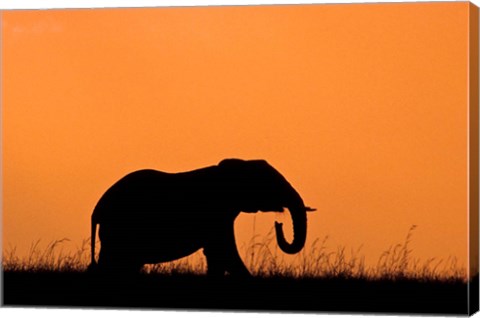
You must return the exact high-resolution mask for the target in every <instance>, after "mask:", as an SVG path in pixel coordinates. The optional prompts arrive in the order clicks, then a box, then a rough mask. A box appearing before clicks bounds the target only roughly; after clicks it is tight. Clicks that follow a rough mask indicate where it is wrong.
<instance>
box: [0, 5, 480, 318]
mask: <svg viewBox="0 0 480 318" xmlns="http://www.w3.org/2000/svg"><path fill="white" fill-rule="evenodd" d="M440 1H441V2H445V1H443V0H437V1H435V2H440ZM367 2H375V3H378V2H400V1H392V0H380V1H378V0H377V1H373V0H367V1H361V0H334V1H312V0H310V1H302V0H250V1H245V0H197V1H193V0H177V1H172V0H164V1H160V0H136V1H135V0H70V1H62V0H42V1H32V0H9V1H8V2H7V1H5V0H0V9H47V8H106V7H114V8H118V7H159V6H196V5H248V4H298V3H367ZM402 2H431V1H424V0H422V1H412V0H407V1H402ZM471 2H472V3H474V4H475V5H477V6H480V0H472V1H471ZM0 229H1V227H0ZM0 239H1V238H0ZM0 282H1V276H0ZM312 292H313V291H312ZM0 296H1V290H0ZM0 298H1V297H0ZM317 301H321V300H317ZM306 315H309V316H311V315H312V314H292V313H275V314H274V313H256V312H206V311H203V312H199V311H190V310H189V311H186V310H185V311H179V310H175V311H173V310H169V311H159V310H155V311H152V310H142V311H133V310H125V309H122V310H91V309H61V308H54V309H42V308H33V309H32V308H29V309H26V308H21V309H13V308H4V307H3V308H1V309H0V316H1V317H5V318H11V317H23V316H28V317H32V316H33V317H38V318H43V317H48V318H57V317H59V318H60V317H62V318H63V317H68V318H85V317H92V318H96V317H105V316H108V317H119V318H127V317H128V318H130V317H138V318H149V317H160V316H161V317H162V318H164V317H165V318H189V317H191V318H193V317H195V318H220V317H222V318H224V317H226V318H276V317H278V318H280V317H284V318H287V317H288V318H294V317H304V316H306ZM332 315H335V316H341V317H360V316H362V317H388V316H384V315H375V316H373V315H366V314H363V315H360V314H356V315H340V314H315V316H316V317H319V318H325V317H329V316H332ZM475 316H476V317H478V316H480V314H477V315H475Z"/></svg>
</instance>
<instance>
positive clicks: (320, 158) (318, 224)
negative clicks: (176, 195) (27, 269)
mask: <svg viewBox="0 0 480 318" xmlns="http://www.w3.org/2000/svg"><path fill="white" fill-rule="evenodd" d="M468 14H469V4H468V3H467V2H452V3H410V4H363V5H358V4H352V5H295V6H252V7H209V8H206V7H195V8H157V9H153V8H150V9H90V10H89V9H86V10H32V11H5V12H3V13H2V68H1V69H2V78H1V85H2V112H3V113H2V115H3V132H2V133H3V243H4V246H5V247H8V246H17V248H18V251H19V252H21V253H23V252H26V251H27V249H28V247H29V246H30V244H31V243H32V242H34V241H36V240H38V239H41V240H42V242H45V243H46V242H49V241H51V240H54V239H61V238H64V237H67V238H69V239H70V240H71V242H72V243H71V245H72V246H75V245H80V243H81V241H82V239H85V238H88V237H89V235H90V215H91V213H92V211H93V208H94V206H95V204H96V203H97V201H98V199H99V198H100V196H101V195H102V194H103V193H104V192H105V190H107V188H108V187H109V186H110V185H112V184H113V183H114V182H115V181H117V180H118V179H119V178H121V177H122V176H124V175H125V174H127V173H129V172H131V171H134V170H137V169H143V168H152V169H158V170H163V171H167V172H180V171H187V170H193V169H197V168H201V167H204V166H209V165H213V164H217V163H218V162H219V161H221V160H222V159H224V158H243V159H265V160H267V161H268V162H269V163H270V164H271V165H272V166H274V167H275V168H276V169H278V170H279V171H280V172H281V173H282V174H283V175H284V176H285V177H286V178H287V179H288V180H289V181H290V183H291V184H292V185H293V186H294V187H295V188H296V189H297V190H298V192H299V193H300V194H301V195H302V197H303V199H304V201H305V203H306V204H307V205H309V206H312V207H315V208H316V209H317V212H316V213H312V214H309V219H308V222H309V223H308V238H307V246H308V245H309V244H311V243H312V242H313V241H314V240H315V239H317V238H320V239H323V238H324V237H325V236H327V235H328V236H329V240H328V243H327V245H328V247H329V248H330V249H332V250H336V249H337V247H338V246H345V247H347V249H348V250H350V248H353V249H357V248H359V247H360V246H362V249H361V251H362V252H361V253H362V254H363V255H365V257H366V258H367V262H369V263H372V264H375V263H376V261H377V260H378V257H379V256H380V254H381V253H382V252H383V251H385V250H386V249H388V248H389V247H390V246H391V245H394V244H397V243H402V242H403V240H404V238H405V236H406V234H407V231H408V229H409V228H410V227H411V226H412V225H417V228H416V230H415V232H414V235H413V241H412V245H411V247H412V249H413V256H414V257H418V258H420V259H422V260H425V259H428V258H432V257H435V258H437V259H438V258H444V259H447V258H448V257H456V258H457V259H458V261H459V264H460V265H462V266H466V265H467V238H468V233H467V229H468V223H467V222H468V218H467V217H468V210H467V208H468V204H467V198H468V193H467V184H468V166H467V161H468V160H467V159H468V154H467V142H468V138H467V137H468V126H467V123H468V67H469V64H468V44H469V43H468V36H469V33H468V31H469V24H468ZM274 220H283V221H285V222H287V221H288V219H287V218H283V217H281V216H279V215H276V214H273V213H263V214H257V215H256V216H254V215H241V216H240V217H239V218H238V219H237V222H236V235H237V238H238V245H239V246H240V245H242V244H243V243H244V242H248V241H249V240H250V238H251V237H252V236H253V235H254V234H258V235H261V236H264V235H266V234H267V233H268V231H269V230H270V229H271V228H272V227H273V221H274ZM254 231H255V232H254ZM242 242H243V243H242Z"/></svg>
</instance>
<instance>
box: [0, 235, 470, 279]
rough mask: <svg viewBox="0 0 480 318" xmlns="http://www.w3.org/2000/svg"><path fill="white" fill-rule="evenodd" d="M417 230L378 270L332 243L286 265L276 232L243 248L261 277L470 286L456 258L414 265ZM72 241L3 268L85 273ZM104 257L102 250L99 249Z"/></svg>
mask: <svg viewBox="0 0 480 318" xmlns="http://www.w3.org/2000/svg"><path fill="white" fill-rule="evenodd" d="M415 229H416V226H412V227H411V228H410V229H409V230H408V232H407V235H406V237H405V240H404V242H402V243H399V244H397V245H395V246H391V247H390V248H388V249H387V250H386V251H385V252H383V253H382V254H381V255H380V257H379V259H378V262H377V265H376V266H374V267H367V266H366V265H365V258H364V257H363V256H362V255H361V247H360V248H358V249H357V250H350V251H349V252H348V251H347V250H346V248H345V247H341V248H338V249H337V250H335V251H330V250H328V248H327V242H328V239H329V237H328V236H326V237H325V238H323V239H317V240H315V241H314V242H313V243H312V244H311V245H310V246H307V247H306V248H304V250H303V251H302V252H300V253H299V254H297V255H296V257H295V259H294V260H293V261H291V260H289V261H286V260H285V259H284V255H283V253H281V252H280V251H279V250H278V247H277V246H276V243H275V235H274V231H273V228H272V230H271V231H270V232H269V233H268V235H266V236H265V237H263V238H261V237H260V236H258V235H256V236H254V237H253V238H252V239H251V240H250V242H249V244H248V245H247V246H246V247H244V248H242V250H243V251H244V254H243V255H244V257H243V259H244V261H245V263H246V265H247V267H249V268H250V269H251V271H252V274H253V275H255V276H258V277H264V278H269V277H288V278H320V277H322V278H338V279H349V278H355V279H368V280H376V279H380V280H389V281H394V280H399V279H413V280H419V281H451V280H454V281H466V280H467V274H466V269H465V268H461V267H459V266H458V263H457V260H456V259H455V258H448V259H447V260H442V259H435V258H432V259H427V260H424V261H420V260H418V259H413V258H412V256H411V253H412V248H411V244H412V237H413V233H414V231H415ZM68 241H69V240H68V239H62V240H57V241H54V242H51V243H49V244H48V245H47V246H46V248H43V249H42V248H40V241H37V242H35V243H33V244H32V245H31V247H30V251H29V253H28V255H27V256H26V257H23V258H19V257H18V256H17V253H16V249H15V248H9V249H7V250H6V251H4V253H3V255H2V267H3V270H4V271H9V272H51V271H55V272H83V271H85V270H86V269H87V267H88V265H89V262H90V249H89V246H90V245H89V243H90V241H89V239H86V240H84V241H83V242H82V244H81V245H80V246H78V247H77V249H76V251H75V252H70V253H66V252H64V250H63V245H64V244H65V243H66V242H68ZM97 251H98V248H97ZM205 271H206V263H205V260H204V258H203V257H188V258H183V259H180V260H177V261H174V262H168V263H161V264H154V265H147V266H145V267H144V269H143V272H144V273H146V274H198V273H204V272H205Z"/></svg>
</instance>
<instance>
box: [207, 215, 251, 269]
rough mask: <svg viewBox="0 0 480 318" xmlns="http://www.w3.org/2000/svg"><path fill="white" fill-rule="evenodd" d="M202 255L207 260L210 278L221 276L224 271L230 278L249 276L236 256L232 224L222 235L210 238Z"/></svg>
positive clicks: (239, 258)
mask: <svg viewBox="0 0 480 318" xmlns="http://www.w3.org/2000/svg"><path fill="white" fill-rule="evenodd" d="M203 253H204V255H205V256H206V258H207V275H208V276H210V277H219V276H223V275H224V274H225V272H226V271H227V272H229V273H230V274H231V275H232V276H237V277H240V276H243V277H249V276H251V274H250V272H249V271H248V269H247V267H246V266H245V264H244V263H243V260H242V259H241V257H240V255H239V254H238V250H237V246H236V244H235V236H234V230H233V224H232V225H231V226H229V227H228V228H225V230H224V231H222V235H218V236H216V237H212V238H211V240H209V242H208V243H207V244H206V246H205V248H204V250H203Z"/></svg>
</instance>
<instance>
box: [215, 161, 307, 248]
mask: <svg viewBox="0 0 480 318" xmlns="http://www.w3.org/2000/svg"><path fill="white" fill-rule="evenodd" d="M219 167H221V169H222V175H223V176H225V178H226V180H225V181H224V183H226V184H228V185H229V186H227V187H226V188H227V189H229V190H227V191H230V192H232V193H231V196H230V199H229V202H236V206H235V208H236V209H237V210H239V211H242V212H247V213H248V212H250V213H255V212H258V211H262V212H267V211H275V212H284V211H285V209H287V210H288V211H289V212H290V215H291V217H292V223H293V241H292V242H291V243H288V242H287V241H286V239H285V235H284V232H283V224H282V223H279V222H275V232H276V237H277V243H278V246H279V247H280V249H281V250H282V251H284V252H285V253H288V254H295V253H298V252H300V251H301V250H302V248H303V247H304V245H305V239H306V235H307V213H306V212H307V211H315V210H314V209H311V208H309V207H306V206H305V204H304V203H303V200H302V198H301V197H300V195H299V194H298V192H297V191H296V190H295V189H294V188H293V187H292V186H291V185H290V183H289V182H288V181H287V180H286V179H285V178H284V177H283V176H282V175H281V174H280V173H279V172H278V171H277V170H275V168H273V167H272V166H271V165H269V164H268V163H267V162H266V161H265V160H248V161H245V160H240V159H225V160H223V161H222V162H220V164H219ZM232 189H233V190H232Z"/></svg>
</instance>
